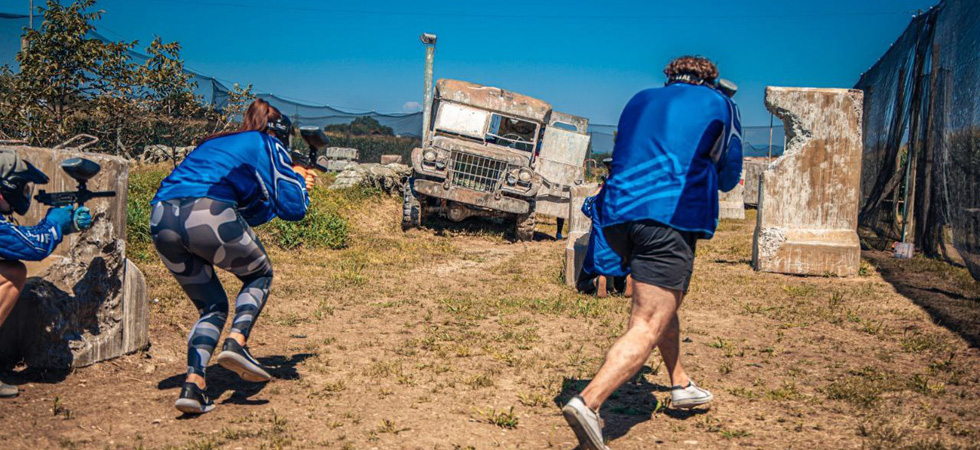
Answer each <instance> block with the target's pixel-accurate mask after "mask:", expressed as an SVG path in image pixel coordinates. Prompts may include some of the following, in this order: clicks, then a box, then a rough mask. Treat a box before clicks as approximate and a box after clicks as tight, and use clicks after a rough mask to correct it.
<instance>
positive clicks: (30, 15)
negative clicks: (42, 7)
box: [27, 0, 34, 30]
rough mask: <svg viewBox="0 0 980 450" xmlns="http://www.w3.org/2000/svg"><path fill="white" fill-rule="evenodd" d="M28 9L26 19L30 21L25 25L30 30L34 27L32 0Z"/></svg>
mask: <svg viewBox="0 0 980 450" xmlns="http://www.w3.org/2000/svg"><path fill="white" fill-rule="evenodd" d="M30 8H31V9H30V10H29V12H28V13H27V20H28V21H29V22H30V23H29V24H28V25H27V26H28V27H30V28H31V29H32V30H33V29H34V0H31V6H30Z"/></svg>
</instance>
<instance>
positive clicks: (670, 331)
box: [657, 313, 691, 386]
mask: <svg viewBox="0 0 980 450" xmlns="http://www.w3.org/2000/svg"><path fill="white" fill-rule="evenodd" d="M657 348H658V349H660V356H662V357H663V358H664V365H665V366H667V375H668V376H670V384H671V386H687V383H688V382H690V381H691V378H690V377H688V376H687V372H685V371H684V367H682V366H681V361H680V349H681V328H680V321H679V320H678V319H677V314H676V313H674V317H673V319H671V321H670V324H669V325H668V327H667V329H666V330H665V331H664V335H663V337H662V338H661V339H660V344H658V345H657Z"/></svg>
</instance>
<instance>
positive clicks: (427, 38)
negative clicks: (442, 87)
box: [419, 33, 436, 143]
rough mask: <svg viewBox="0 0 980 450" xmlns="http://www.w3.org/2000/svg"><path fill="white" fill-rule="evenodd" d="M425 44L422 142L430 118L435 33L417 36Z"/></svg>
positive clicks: (426, 134)
mask: <svg viewBox="0 0 980 450" xmlns="http://www.w3.org/2000/svg"><path fill="white" fill-rule="evenodd" d="M419 39H421V40H422V43H423V44H425V76H424V80H423V83H425V89H424V90H423V91H422V142H423V143H425V142H427V141H428V140H429V133H430V132H429V126H430V121H431V119H432V64H433V62H434V60H435V56H436V35H434V34H430V33H422V36H420V37H419Z"/></svg>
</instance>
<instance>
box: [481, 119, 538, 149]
mask: <svg viewBox="0 0 980 450" xmlns="http://www.w3.org/2000/svg"><path fill="white" fill-rule="evenodd" d="M537 132H538V125H537V124H536V123H534V122H530V121H527V120H521V119H515V118H513V117H507V116H501V115H499V114H492V115H491V118H490V127H489V129H488V130H487V136H486V141H487V143H488V144H496V145H500V146H503V147H510V148H513V149H517V150H521V151H525V152H531V151H533V150H534V140H535V138H536V137H537V136H536V135H537Z"/></svg>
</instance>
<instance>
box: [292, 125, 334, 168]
mask: <svg viewBox="0 0 980 450" xmlns="http://www.w3.org/2000/svg"><path fill="white" fill-rule="evenodd" d="M299 135H300V136H302V137H303V140H304V141H306V145H308V146H309V151H307V153H306V154H303V153H302V152H298V151H295V150H294V151H292V152H290V155H289V156H290V157H292V158H293V162H294V163H296V164H299V165H301V166H303V167H306V168H308V169H317V170H320V171H323V172H326V171H327V168H326V167H324V166H322V165H320V164H319V163H317V159H319V156H320V154H322V153H323V151H324V150H325V149H326V148H327V145H328V144H330V138H328V137H327V135H326V134H324V133H323V130H321V129H320V127H315V126H312V127H311V126H307V127H300V128H299Z"/></svg>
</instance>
